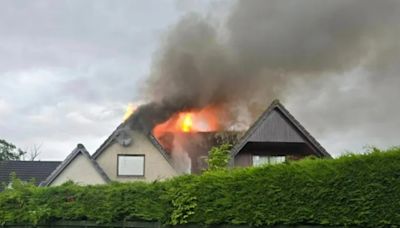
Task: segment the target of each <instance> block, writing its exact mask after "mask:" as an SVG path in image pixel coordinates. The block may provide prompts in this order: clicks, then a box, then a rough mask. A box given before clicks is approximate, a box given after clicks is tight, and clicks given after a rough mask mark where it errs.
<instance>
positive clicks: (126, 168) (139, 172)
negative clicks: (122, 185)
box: [118, 155, 144, 176]
mask: <svg viewBox="0 0 400 228" xmlns="http://www.w3.org/2000/svg"><path fill="white" fill-rule="evenodd" d="M118 176H144V155H118Z"/></svg>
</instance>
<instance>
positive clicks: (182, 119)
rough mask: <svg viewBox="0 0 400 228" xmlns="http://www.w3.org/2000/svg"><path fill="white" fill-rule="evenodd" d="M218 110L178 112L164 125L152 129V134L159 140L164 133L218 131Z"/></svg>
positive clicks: (209, 108)
mask: <svg viewBox="0 0 400 228" xmlns="http://www.w3.org/2000/svg"><path fill="white" fill-rule="evenodd" d="M218 113H219V112H218V109H217V108H215V107H206V108H203V109H200V110H192V111H186V112H178V113H176V114H174V115H172V116H171V117H170V118H169V119H168V120H167V121H165V122H164V123H161V124H158V125H157V126H155V127H154V129H153V134H154V136H156V138H159V137H160V136H161V135H163V134H164V133H166V132H172V133H177V132H184V133H193V132H211V131H217V130H218V129H219V127H220V126H219V124H218Z"/></svg>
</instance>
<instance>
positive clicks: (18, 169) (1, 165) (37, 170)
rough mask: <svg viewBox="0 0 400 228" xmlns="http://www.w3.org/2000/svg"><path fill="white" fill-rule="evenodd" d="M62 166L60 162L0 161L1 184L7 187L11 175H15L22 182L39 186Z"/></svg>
mask: <svg viewBox="0 0 400 228" xmlns="http://www.w3.org/2000/svg"><path fill="white" fill-rule="evenodd" d="M60 164H61V162H58V161H0V183H1V184H3V186H4V185H5V186H7V185H8V184H9V183H10V175H11V174H12V173H14V174H15V176H16V177H17V178H18V179H20V180H22V181H26V182H28V181H33V183H34V184H36V185H39V184H41V183H42V182H43V181H45V180H46V178H47V177H48V176H49V175H50V173H51V172H53V171H54V170H55V169H56V168H57V167H58V166H59V165H60ZM0 189H2V187H1V186H0Z"/></svg>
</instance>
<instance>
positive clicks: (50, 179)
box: [41, 144, 110, 186]
mask: <svg viewBox="0 0 400 228" xmlns="http://www.w3.org/2000/svg"><path fill="white" fill-rule="evenodd" d="M80 154H82V155H83V156H85V157H86V158H88V159H89V160H90V162H91V163H92V165H93V167H94V168H95V169H96V171H97V172H98V173H99V174H100V176H101V177H102V178H103V180H104V181H105V182H106V183H107V182H110V178H109V177H108V176H107V174H106V173H105V172H104V171H103V169H102V168H101V167H100V166H99V165H98V164H97V162H96V161H95V160H94V159H93V158H92V157H91V156H90V154H89V152H88V151H87V150H86V148H85V147H84V146H83V145H82V144H78V145H77V147H76V148H75V149H74V150H73V151H72V152H71V153H70V154H69V155H68V157H67V158H66V159H65V160H64V161H63V162H62V163H61V164H60V165H59V166H58V167H57V168H56V169H55V170H54V171H53V172H52V173H51V174H50V176H48V177H47V178H46V180H45V181H44V182H43V183H41V186H49V185H50V184H51V183H52V182H53V181H54V180H55V179H56V178H57V177H58V175H60V174H61V173H62V172H63V171H64V169H65V168H66V167H67V166H68V165H69V164H70V163H71V162H72V161H73V160H74V159H75V158H76V157H77V156H78V155H80Z"/></svg>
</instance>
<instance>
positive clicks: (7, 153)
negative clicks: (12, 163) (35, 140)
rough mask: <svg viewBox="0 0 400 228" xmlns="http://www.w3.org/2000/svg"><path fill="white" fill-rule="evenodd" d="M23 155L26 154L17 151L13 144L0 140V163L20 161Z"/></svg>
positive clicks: (19, 150)
mask: <svg viewBox="0 0 400 228" xmlns="http://www.w3.org/2000/svg"><path fill="white" fill-rule="evenodd" d="M25 154H26V152H24V151H23V150H21V149H17V148H16V146H15V145H14V144H12V143H9V142H7V141H6V140H4V139H0V161H5V160H20V159H21V158H22V157H23V156H24V155H25Z"/></svg>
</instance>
